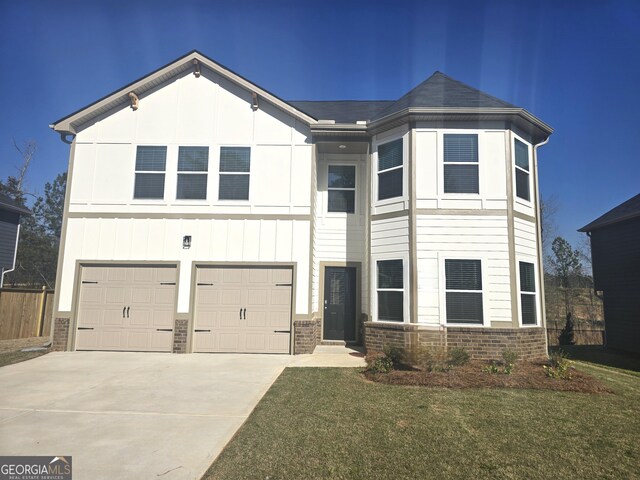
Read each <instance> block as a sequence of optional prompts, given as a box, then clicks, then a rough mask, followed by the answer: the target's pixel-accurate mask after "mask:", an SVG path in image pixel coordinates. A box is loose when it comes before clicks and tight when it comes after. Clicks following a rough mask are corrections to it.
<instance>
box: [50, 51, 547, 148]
mask: <svg viewBox="0 0 640 480" xmlns="http://www.w3.org/2000/svg"><path fill="white" fill-rule="evenodd" d="M195 64H197V66H198V67H199V68H201V69H203V70H204V69H209V70H211V71H213V72H215V73H216V74H218V75H221V76H223V77H224V78H226V79H227V80H229V81H231V82H233V83H235V84H236V85H239V86H240V87H241V88H244V89H245V90H247V91H249V92H252V93H255V94H256V95H258V97H259V101H258V103H260V102H261V101H263V100H264V101H267V102H269V103H271V104H272V105H274V106H275V107H276V108H279V109H280V110H282V111H284V112H285V113H288V114H290V115H291V116H293V117H294V118H296V119H297V120H299V121H301V122H303V123H306V124H307V125H309V126H310V127H311V131H312V133H313V134H314V135H333V134H335V133H341V134H354V135H371V134H375V133H377V132H378V131H382V130H384V129H388V128H393V127H394V126H397V125H401V124H402V123H406V122H407V121H432V120H436V121H442V120H456V121H465V120H470V121H482V120H499V121H505V122H511V123H512V124H513V125H515V126H517V127H519V128H521V129H522V130H523V131H525V132H528V133H530V134H531V136H532V139H533V140H534V141H536V142H538V141H541V140H544V139H546V138H547V137H548V136H549V135H550V134H551V133H552V132H553V130H552V129H551V127H549V126H548V125H547V124H545V123H544V122H542V121H541V120H540V119H538V118H536V117H535V116H533V115H532V114H530V113H529V112H527V111H526V110H525V109H523V108H519V107H515V106H514V105H511V104H510V103H507V102H504V101H502V100H499V99H497V98H495V97H492V96H491V95H487V94H486V93H483V92H481V91H480V90H477V89H475V88H472V87H470V86H468V85H465V84H464V83H461V82H459V81H457V80H454V79H452V78H450V77H448V76H446V75H444V74H443V73H440V72H435V73H434V74H433V75H431V76H430V77H429V78H428V79H427V80H425V81H424V82H422V83H421V84H420V85H418V86H417V87H415V88H414V89H412V90H411V91H410V92H408V93H407V94H406V95H404V96H402V97H401V98H400V99H399V100H397V101H393V100H370V101H368V100H365V101H356V100H340V101H288V102H287V101H285V100H282V99H281V98H279V97H278V96H276V95H274V94H273V93H271V92H269V91H267V90H265V89H264V88H262V87H259V86H258V85H256V84H254V83H252V82H250V81H249V80H247V79H245V78H244V77H242V76H240V75H238V74H237V73H235V72H233V71H232V70H231V69H229V68H227V67H225V66H223V65H221V64H219V63H217V62H215V61H213V60H212V59H210V58H208V57H206V56H205V55H203V54H201V53H200V52H198V51H196V50H193V51H192V52H189V53H188V54H186V55H184V56H183V57H180V58H178V59H177V60H175V61H173V62H171V63H169V64H167V65H165V66H164V67H161V68H159V69H158V70H156V71H154V72H152V73H150V74H149V75H146V76H144V77H142V78H139V79H138V80H135V81H134V82H132V83H130V84H128V85H126V86H124V87H122V88H120V89H118V90H116V91H114V92H112V93H110V94H108V95H106V96H104V97H103V98H101V99H99V100H97V101H96V102H93V103H92V104H90V105H87V106H86V107H84V108H81V109H80V110H78V111H76V112H74V113H72V114H71V115H67V116H66V117H64V118H61V119H60V120H57V121H56V122H54V123H53V124H51V125H50V127H51V128H53V129H54V130H55V131H57V132H60V133H61V135H63V140H64V135H66V134H75V133H77V131H78V129H79V128H81V126H82V125H83V124H86V123H87V122H90V121H92V120H94V119H96V118H97V117H99V116H100V115H103V114H106V113H107V112H109V111H111V110H113V109H115V108H122V107H123V106H125V105H129V104H130V101H131V100H130V98H129V94H130V93H134V94H135V95H136V96H137V97H138V98H140V100H141V102H142V100H143V98H144V96H145V94H147V93H148V92H149V91H151V90H152V89H154V88H156V87H158V86H159V85H161V84H163V83H164V82H167V81H169V80H170V79H171V78H173V77H175V76H178V75H186V74H188V73H189V72H194V71H195V68H196V65H195ZM321 120H328V121H325V122H323V121H321Z"/></svg>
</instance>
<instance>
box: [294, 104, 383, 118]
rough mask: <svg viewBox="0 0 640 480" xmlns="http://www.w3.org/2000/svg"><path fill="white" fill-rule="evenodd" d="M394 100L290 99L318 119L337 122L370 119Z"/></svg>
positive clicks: (300, 108)
mask: <svg viewBox="0 0 640 480" xmlns="http://www.w3.org/2000/svg"><path fill="white" fill-rule="evenodd" d="M393 103H394V101H393V100H328V101H320V100H289V104H290V105H293V106H294V107H296V108H297V109H298V110H301V111H303V112H305V113H307V114H308V115H311V116H312V117H313V118H317V119H318V120H334V121H335V122H336V123H356V122H359V121H370V120H371V119H372V118H374V117H375V116H376V115H377V114H378V113H380V112H381V111H382V110H384V109H385V108H386V107H388V106H389V105H391V104H393Z"/></svg>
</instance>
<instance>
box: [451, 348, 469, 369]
mask: <svg viewBox="0 0 640 480" xmlns="http://www.w3.org/2000/svg"><path fill="white" fill-rule="evenodd" d="M470 358H471V357H470V355H469V354H468V353H467V351H466V350H465V349H464V348H463V347H455V348H452V349H451V351H450V352H449V365H451V366H452V367H459V366H462V365H464V364H466V363H468V362H469V359H470Z"/></svg>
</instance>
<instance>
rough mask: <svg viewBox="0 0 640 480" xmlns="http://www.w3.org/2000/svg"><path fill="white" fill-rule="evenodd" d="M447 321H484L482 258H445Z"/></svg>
mask: <svg viewBox="0 0 640 480" xmlns="http://www.w3.org/2000/svg"><path fill="white" fill-rule="evenodd" d="M444 269H445V282H446V297H447V298H446V305H447V323H476V324H482V323H483V321H484V320H483V313H482V265H481V262H480V260H445V261H444Z"/></svg>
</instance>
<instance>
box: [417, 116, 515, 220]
mask: <svg viewBox="0 0 640 480" xmlns="http://www.w3.org/2000/svg"><path fill="white" fill-rule="evenodd" d="M447 133H475V134H477V135H478V168H479V173H478V174H479V193H478V194H468V193H467V194H454V193H444V186H443V183H444V180H443V179H444V160H443V147H442V145H443V141H444V140H443V136H444V135H445V134H447ZM415 141H416V159H415V166H416V168H415V170H416V208H446V209H450V208H461V209H505V208H507V190H506V188H507V177H506V148H505V147H506V145H505V132H504V131H494V130H489V131H486V130H474V129H467V130H459V129H438V130H435V129H433V130H429V129H416V133H415Z"/></svg>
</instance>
